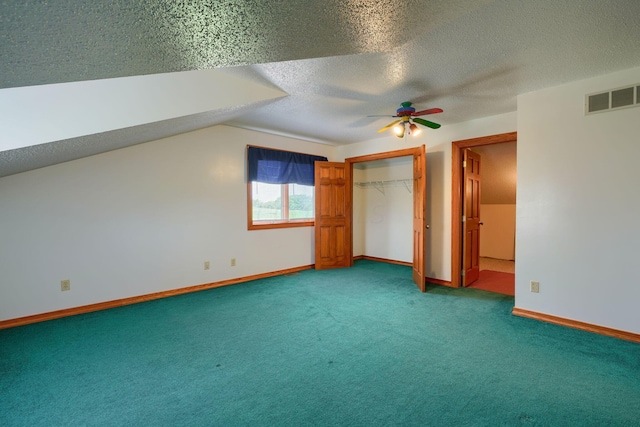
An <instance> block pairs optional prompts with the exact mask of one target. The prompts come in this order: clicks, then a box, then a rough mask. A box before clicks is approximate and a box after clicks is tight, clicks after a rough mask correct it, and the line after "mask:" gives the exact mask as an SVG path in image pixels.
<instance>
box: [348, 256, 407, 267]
mask: <svg viewBox="0 0 640 427" xmlns="http://www.w3.org/2000/svg"><path fill="white" fill-rule="evenodd" d="M353 259H354V260H358V259H366V260H369V261H378V262H386V263H387V264H398V265H404V266H406V267H411V266H413V263H411V262H406V261H396V260H393V259H387V258H378V257H375V256H367V255H358V256H354V257H353Z"/></svg>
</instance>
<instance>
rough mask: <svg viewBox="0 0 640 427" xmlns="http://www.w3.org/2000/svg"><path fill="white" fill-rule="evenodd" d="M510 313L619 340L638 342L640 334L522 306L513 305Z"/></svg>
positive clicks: (639, 341)
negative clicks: (539, 311) (531, 309)
mask: <svg viewBox="0 0 640 427" xmlns="http://www.w3.org/2000/svg"><path fill="white" fill-rule="evenodd" d="M511 314H513V315H515V316H521V317H528V318H530V319H535V320H540V321H542V322H547V323H553V324H555V325H560V326H566V327H568V328H573V329H580V330H583V331H588V332H593V333H596V334H600V335H606V336H609V337H614V338H619V339H621V340H626V341H632V342H637V343H640V334H635V333H633V332H627V331H621V330H619V329H611V328H607V327H604V326H598V325H592V324H590V323H585V322H579V321H577V320H571V319H565V318H564V317H557V316H552V315H550V314H544V313H538V312H536V311H530V310H525V309H523V308H518V307H514V308H513V310H512V311H511Z"/></svg>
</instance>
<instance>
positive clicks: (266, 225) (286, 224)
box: [249, 221, 315, 230]
mask: <svg viewBox="0 0 640 427" xmlns="http://www.w3.org/2000/svg"><path fill="white" fill-rule="evenodd" d="M314 225H315V221H280V222H276V221H274V222H269V221H264V222H254V223H253V224H249V230H268V229H271V228H294V227H313V226H314Z"/></svg>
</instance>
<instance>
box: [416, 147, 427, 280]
mask: <svg viewBox="0 0 640 427" xmlns="http://www.w3.org/2000/svg"><path fill="white" fill-rule="evenodd" d="M421 148H422V149H421V150H420V152H419V153H415V154H414V155H413V281H414V282H415V283H416V285H418V288H420V290H421V291H422V292H425V291H426V284H425V275H424V270H425V262H424V257H425V247H426V240H425V230H426V228H427V223H426V213H427V202H426V199H427V197H426V195H427V190H426V188H427V187H426V183H427V164H426V155H425V149H424V145H423V146H422V147H421Z"/></svg>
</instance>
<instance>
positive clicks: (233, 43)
mask: <svg viewBox="0 0 640 427" xmlns="http://www.w3.org/2000/svg"><path fill="white" fill-rule="evenodd" d="M638 16H640V2H638V1H637V0H612V1H606V2H604V1H601V0H564V1H561V2H558V1H552V0H530V1H516V0H431V1H430V0H406V1H403V2H397V1H392V0H341V1H338V0H316V1H310V0H307V1H294V0H291V1H284V0H224V1H223V0H193V1H175V0H149V1H142V2H141V1H137V0H111V1H101V2H96V1H90V0H77V1H73V2H63V1H56V2H41V1H33V0H31V1H22V2H3V3H1V4H0V40H1V46H2V47H1V49H0V176H6V175H10V174H13V173H18V172H22V171H26V170H29V169H33V168H37V167H42V166H46V165H50V164H55V163H59V162H63V161H67V160H71V159H75V158H80V157H84V156H87V155H92V154H97V153H100V152H104V151H109V150H113V149H117V148H122V147H126V146H129V145H133V144H138V143H142V142H146V141H150V140H154V139H158V138H162V137H166V136H170V135H174V134H177V133H181V132H187V131H190V130H194V129H198V128H202V127H207V126H211V125H216V124H221V123H225V124H230V125H232V126H238V127H244V128H248V129H256V130H262V131H265V132H272V133H277V134H282V135H290V136H294V137H297V138H301V139H306V140H311V141H317V142H322V143H328V144H334V145H338V144H349V143H353V142H360V141H367V140H371V139H374V138H378V137H382V136H383V135H382V134H378V133H377V132H376V130H377V129H379V128H380V127H382V126H384V125H385V124H387V123H388V122H389V121H390V119H389V118H372V117H367V116H369V115H384V114H388V115H392V114H395V110H396V108H398V106H399V103H400V102H403V101H411V102H413V103H414V105H415V107H416V108H417V109H426V108H431V107H440V108H442V109H444V113H441V114H439V115H437V116H430V117H428V118H429V119H430V120H433V121H436V122H438V123H441V124H443V125H447V124H452V123H457V122H462V121H467V120H472V119H476V118H481V117H487V116H492V115H497V114H501V113H506V112H512V111H515V110H516V97H517V95H518V94H521V93H525V92H529V91H533V90H538V89H541V88H545V87H550V86H555V85H558V84H562V83H565V82H568V81H573V80H579V79H583V78H588V77H592V76H597V75H601V74H606V73H609V72H613V71H617V70H622V69H627V68H632V67H637V66H640V55H639V54H638V48H637V41H638V40H640V25H638V24H637V17H638ZM603 89H609V88H603ZM433 132H437V131H433Z"/></svg>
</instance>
